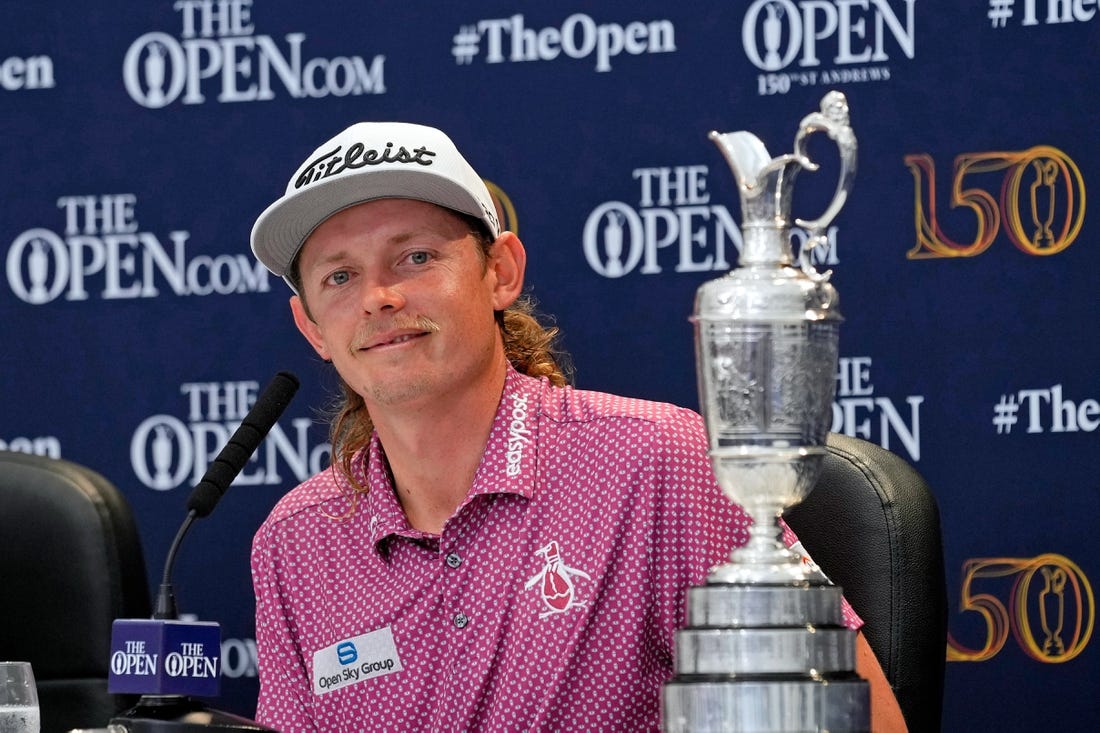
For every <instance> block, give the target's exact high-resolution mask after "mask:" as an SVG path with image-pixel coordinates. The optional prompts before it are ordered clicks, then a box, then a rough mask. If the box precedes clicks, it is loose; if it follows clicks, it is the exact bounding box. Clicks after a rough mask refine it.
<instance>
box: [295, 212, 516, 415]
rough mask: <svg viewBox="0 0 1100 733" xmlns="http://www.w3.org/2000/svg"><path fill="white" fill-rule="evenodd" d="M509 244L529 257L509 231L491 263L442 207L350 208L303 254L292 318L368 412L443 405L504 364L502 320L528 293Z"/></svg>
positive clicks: (464, 227)
mask: <svg viewBox="0 0 1100 733" xmlns="http://www.w3.org/2000/svg"><path fill="white" fill-rule="evenodd" d="M508 238H510V240H509V241H508V242H507V243H505V244H503V245H502V243H501V240H502V239H508ZM512 240H514V242H515V244H516V245H518V246H519V250H520V254H522V245H519V243H518V240H515V237H514V236H512V235H504V236H503V237H501V238H500V239H498V241H497V243H495V244H494V246H493V248H492V251H491V252H490V254H489V257H488V259H486V258H484V257H483V256H482V255H481V253H480V249H479V248H480V245H479V244H478V242H477V240H476V239H475V238H474V237H473V235H472V234H471V233H470V231H469V227H468V226H467V224H466V223H465V222H464V221H463V220H462V219H461V218H460V217H459V216H457V215H456V214H454V213H453V212H451V211H449V210H447V209H444V208H441V207H439V206H435V205H433V204H428V203H424V202H421V201H413V200H410V199H381V200H378V201H370V202H367V203H363V204H359V205H357V206H353V207H351V208H348V209H345V210H343V211H341V212H339V213H337V214H335V215H333V216H332V217H330V218H328V219H326V220H325V221H324V222H323V223H322V224H321V225H320V226H319V227H317V229H316V230H314V232H313V233H312V234H311V235H310V237H309V239H307V240H306V243H305V246H304V247H303V248H302V252H301V254H300V256H299V260H298V264H299V271H300V274H301V296H302V297H301V298H298V297H295V298H292V299H291V307H292V309H293V311H294V317H295V322H296V323H297V325H298V328H299V330H301V331H302V334H303V335H305V337H306V338H307V339H308V340H309V342H310V343H311V344H312V345H313V347H314V349H315V350H316V351H317V353H318V354H320V356H321V357H322V358H325V359H331V360H332V362H333V365H334V366H335V367H336V370H337V371H338V372H339V373H340V376H341V377H342V378H343V379H344V381H345V382H347V384H348V385H350V386H351V387H352V388H353V389H354V390H355V391H356V392H358V393H359V394H360V395H362V396H363V399H364V400H365V401H366V402H367V405H368V409H369V408H370V407H373V406H386V405H398V404H400V405H403V406H405V407H409V406H411V405H413V404H415V403H416V401H417V400H423V399H426V398H431V399H436V400H439V399H445V398H446V397H447V396H448V395H450V394H451V393H453V391H454V390H457V389H462V388H463V387H471V386H474V385H478V384H480V383H481V381H480V380H484V379H486V378H487V375H488V374H489V373H491V372H492V370H493V368H494V367H495V366H499V364H500V363H501V361H500V360H501V359H502V358H503V357H502V349H501V347H500V336H499V330H498V328H497V326H496V322H495V319H494V315H493V313H494V311H495V310H498V309H503V308H505V307H507V306H508V305H510V304H511V302H512V301H513V300H515V297H516V296H517V295H518V294H519V289H518V288H519V287H522V263H520V265H519V270H518V284H517V283H514V282H513V280H514V279H515V273H514V272H513V270H514V269H515V268H514V265H515V262H514V259H515V257H514V255H515V252H514V247H512V246H510V245H511V241H512ZM509 268H512V269H509ZM302 299H304V300H305V302H306V303H308V304H309V309H308V314H307V313H306V309H305V307H304V305H303V303H302Z"/></svg>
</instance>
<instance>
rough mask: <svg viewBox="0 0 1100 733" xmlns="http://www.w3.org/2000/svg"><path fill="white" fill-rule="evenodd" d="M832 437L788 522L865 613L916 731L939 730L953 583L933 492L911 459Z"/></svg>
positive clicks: (870, 637)
mask: <svg viewBox="0 0 1100 733" xmlns="http://www.w3.org/2000/svg"><path fill="white" fill-rule="evenodd" d="M828 447H829V455H828V456H827V457H826V459H825V462H824V467H823V469H822V473H821V477H820V479H819V480H818V483H817V486H816V487H815V488H814V490H813V491H812V492H811V493H810V495H809V496H808V497H807V498H806V499H805V501H803V503H802V504H800V505H798V506H796V507H794V508H792V509H791V510H790V511H788V512H787V516H786V519H787V522H788V524H790V526H791V529H793V530H794V531H795V533H796V534H797V535H798V537H799V539H800V540H801V541H802V544H803V545H804V546H805V548H806V550H807V551H808V552H809V553H810V555H811V556H812V557H813V559H814V561H815V562H816V563H817V564H818V565H819V566H820V567H821V569H822V570H823V571H824V572H825V574H826V575H828V576H829V578H831V579H832V581H833V582H834V583H836V584H837V585H839V586H841V587H842V588H843V590H844V597H845V598H847V599H848V602H849V603H851V605H852V607H853V608H854V609H855V611H856V613H858V614H859V615H860V616H861V617H862V618H863V620H864V623H865V625H864V627H863V633H864V636H865V637H866V639H867V641H868V643H869V645H870V647H871V649H872V650H873V651H874V652H875V656H877V657H878V660H879V663H880V664H881V665H882V668H883V670H884V671H885V673H886V678H887V679H888V680H889V682H890V684H891V686H892V687H893V689H894V693H895V695H896V696H897V698H898V702H899V703H900V705H901V711H902V714H903V715H904V716H905V721H906V724H907V725H908V727H909V730H910V731H911V733H925V732H926V731H938V730H940V727H941V716H942V711H943V678H944V668H945V663H946V650H947V589H946V583H945V579H944V562H943V542H942V536H941V533H940V517H939V509H938V508H937V505H936V500H935V498H934V497H933V495H932V492H931V491H930V490H929V488H928V486H927V484H925V482H924V479H923V478H921V476H920V474H919V473H917V471H916V470H915V469H914V468H913V467H912V466H910V465H909V463H908V462H906V461H905V460H904V459H902V458H900V457H898V456H896V455H894V454H893V453H891V452H889V451H887V450H884V449H882V448H880V447H878V446H877V445H874V444H873V443H869V442H867V441H864V440H860V439H858V438H850V437H847V436H844V435H836V434H831V435H830V436H829V438H828Z"/></svg>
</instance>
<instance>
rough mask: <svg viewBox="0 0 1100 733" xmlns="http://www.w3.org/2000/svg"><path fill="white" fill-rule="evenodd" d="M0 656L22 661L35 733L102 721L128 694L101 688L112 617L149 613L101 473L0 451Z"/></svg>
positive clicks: (127, 516)
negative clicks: (38, 717)
mask: <svg viewBox="0 0 1100 733" xmlns="http://www.w3.org/2000/svg"><path fill="white" fill-rule="evenodd" d="M0 594H2V597H3V599H4V602H3V603H0V659H8V660H19V661H29V662H30V663H31V665H32V667H33V669H34V675H35V680H36V681H37V683H38V695H39V706H40V707H41V710H42V733H60V732H62V731H67V730H69V729H71V728H77V727H97V726H104V725H106V723H107V720H108V719H110V718H111V716H112V715H114V714H115V713H116V712H118V711H119V710H122V709H124V708H126V707H128V706H129V705H132V704H133V702H134V699H135V698H131V697H122V696H113V695H109V694H108V693H107V674H108V663H109V656H110V642H111V622H112V621H113V620H114V619H115V618H148V617H149V616H150V605H149V588H148V581H147V580H146V576H145V561H144V555H143V553H142V549H141V542H140V539H139V537H138V533H137V528H136V525H135V524H134V520H133V515H132V514H131V511H130V507H129V505H128V504H127V503H126V501H125V498H124V497H123V496H122V494H121V493H119V491H118V490H117V489H116V488H115V487H114V486H113V485H112V484H111V483H110V482H109V481H107V479H105V478H104V477H103V476H101V475H99V474H98V473H96V472H94V471H91V470H89V469H88V468H85V467H83V466H80V465H77V464H75V463H72V462H69V461H65V460H55V459H51V458H42V457H38V456H31V455H26V454H22V453H11V452H7V451H0Z"/></svg>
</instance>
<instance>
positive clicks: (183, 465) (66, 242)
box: [0, 0, 1100, 731]
mask: <svg viewBox="0 0 1100 733" xmlns="http://www.w3.org/2000/svg"><path fill="white" fill-rule="evenodd" d="M307 5H308V6H310V7H307ZM963 6H965V7H963ZM1096 15H1097V8H1096V6H1095V3H1091V2H1083V1H1081V0H1018V1H1014V0H988V2H981V3H968V4H962V5H961V6H958V7H957V6H954V5H948V4H942V3H941V4H939V6H938V7H936V6H933V4H931V3H927V2H917V0H754V1H753V2H737V3H733V2H710V1H708V2H698V3H679V4H671V3H662V2H643V1H635V2H605V3H600V4H599V7H594V5H593V4H591V3H579V2H565V3H531V2H522V1H520V0H513V1H512V2H501V1H498V0H478V1H475V2H469V3H446V4H441V3H430V2H426V1H424V0H402V2H389V1H379V2H372V3H359V2H349V1H347V0H334V1H333V2H330V3H324V4H321V5H317V4H307V3H292V2H267V1H265V0H179V1H176V2H173V1H171V0H156V1H149V2H129V3H127V2H120V1H119V0H106V1H104V2H99V3H91V4H81V3H63V2H60V1H58V0H53V1H48V0H45V1H43V2H36V3H23V2H14V1H10V0H0V171H2V179H0V254H3V256H4V259H3V266H4V277H3V278H0V322H2V323H3V324H4V326H3V328H4V330H5V334H6V339H5V341H6V343H7V346H6V347H5V348H4V349H3V350H2V351H0V408H2V409H0V448H7V449H12V450H23V451H28V452H38V453H45V454H48V455H55V456H61V457H64V458H68V459H70V460H74V461H77V462H80V463H84V464H87V465H89V466H92V467H93V468H95V469H97V470H99V471H100V472H101V473H103V474H105V475H106V476H107V477H108V478H110V479H111V480H112V481H113V482H114V483H116V484H117V485H118V486H119V487H120V488H121V489H122V490H123V492H125V494H126V496H127V497H128V499H129V500H130V502H131V503H132V505H133V507H134V509H135V511H136V514H137V519H138V522H139V524H140V529H141V534H142V538H143V541H144V545H145V548H146V554H147V561H148V565H149V570H150V574H151V579H152V580H153V581H154V583H155V581H156V578H157V576H159V571H160V568H161V564H162V563H163V561H164V556H165V553H166V552H167V547H168V545H169V543H170V541H171V538H172V536H173V534H174V532H175V530H176V528H177V527H178V525H179V522H180V521H181V519H182V517H183V513H184V509H183V507H184V502H185V499H186V496H187V494H188V493H189V490H190V488H191V486H192V485H193V484H194V483H195V482H196V481H197V479H198V477H199V476H200V475H201V473H202V471H203V469H204V468H205V466H206V464H207V462H208V461H209V460H210V459H211V458H212V456H213V454H215V453H216V451H217V450H218V449H219V448H220V446H221V444H222V442H223V441H224V440H225V439H226V438H227V437H228V435H229V433H230V432H231V431H232V429H233V428H234V427H235V425H236V422H238V421H239V420H240V418H241V417H242V416H243V415H244V413H245V412H246V411H247V409H248V407H249V406H250V405H251V402H252V400H254V399H255V396H256V394H257V392H258V391H259V390H260V389H261V388H262V387H263V386H264V384H266V382H267V381H268V380H269V379H270V377H271V375H272V374H274V372H276V371H278V370H280V369H289V370H292V371H294V372H296V373H297V374H298V375H299V376H300V377H301V378H302V381H303V384H304V387H303V389H302V391H301V392H300V393H299V396H298V397H297V398H296V400H295V402H294V403H293V404H292V406H291V408H290V410H289V411H288V413H287V414H286V415H285V416H284V417H283V418H282V419H281V420H280V422H279V424H278V425H277V426H276V428H275V430H274V431H273V433H272V435H271V437H269V438H268V439H267V441H266V442H265V444H264V445H263V446H262V447H261V449H260V451H259V452H258V455H257V457H256V459H255V460H254V461H253V462H252V463H251V464H250V465H249V467H248V468H247V469H246V471H245V474H244V475H243V476H242V477H241V478H240V479H239V480H238V481H237V482H236V483H235V485H234V487H233V489H232V490H231V491H230V492H229V494H227V496H226V498H225V499H224V501H223V502H222V503H221V505H220V506H219V507H218V509H217V511H216V512H215V513H214V514H213V515H212V516H211V517H209V518H208V519H205V520H203V521H202V522H200V523H199V524H197V525H196V526H195V528H194V529H193V530H192V533H191V535H190V537H189V540H188V544H187V545H185V547H184V550H183V552H182V554H181V556H180V559H179V562H178V563H177V567H176V589H177V594H178V597H179V602H180V605H181V609H182V610H183V611H185V612H190V613H193V614H195V615H197V616H199V617H200V618H202V619H206V620H217V621H219V622H220V623H221V625H222V633H223V638H224V642H223V659H224V666H225V670H224V672H225V675H224V680H223V696H222V698H221V699H220V700H219V701H218V704H219V707H223V708H226V709H230V710H234V711H237V712H241V713H244V714H251V713H252V710H253V705H254V700H255V694H256V678H255V675H256V669H255V646H254V642H253V640H252V639H253V627H252V611H253V601H252V594H251V587H250V581H249V576H248V550H249V546H250V542H251V536H252V533H253V532H254V531H255V529H256V528H257V527H258V525H259V524H260V522H261V521H262V520H263V517H264V516H265V515H266V513H267V512H268V510H269V509H270V508H271V506H272V505H273V504H274V503H275V501H276V500H277V499H278V498H279V497H280V496H281V495H282V494H283V493H284V492H285V491H287V490H288V489H289V488H290V487H291V486H293V485H294V484H296V483H297V482H298V481H299V480H301V479H303V478H305V477H306V476H308V475H309V474H311V473H312V472H314V471H316V470H318V469H319V468H321V467H323V466H324V465H325V463H326V461H327V458H328V453H327V450H328V448H327V445H326V442H325V441H326V425H325V421H324V408H325V406H326V404H327V402H328V400H329V398H330V396H331V391H332V387H333V385H334V379H333V376H332V375H331V374H330V373H329V371H328V368H327V367H326V365H323V364H321V363H319V361H318V360H317V358H316V357H315V355H314V354H313V352H312V350H311V349H310V348H309V347H308V345H307V344H305V342H304V341H303V340H302V339H301V338H300V336H299V335H298V333H297V331H296V330H295V329H294V327H293V325H292V322H291V319H290V316H289V311H288V308H287V305H286V301H287V298H288V295H289V291H288V290H287V289H286V288H285V286H284V285H283V284H282V283H281V282H280V281H278V280H277V279H275V278H273V277H271V276H269V275H268V274H267V273H266V271H265V270H263V268H262V267H261V266H259V265H258V264H256V263H255V261H254V260H253V259H252V257H251V254H250V252H249V250H248V233H249V230H250V228H251V225H252V222H253V221H254V219H255V217H256V216H257V215H258V213H259V212H260V211H261V210H262V209H263V208H264V207H265V206H266V205H267V204H268V203H269V202H270V201H272V200H273V199H274V198H275V197H277V196H278V195H279V194H280V192H281V191H282V190H283V188H284V186H285V183H286V181H287V179H288V178H289V176H290V174H291V173H292V172H293V170H294V168H295V167H296V165H297V164H298V163H299V162H300V161H301V160H303V159H304V157H305V156H306V155H307V154H308V153H310V152H311V151H312V150H313V149H314V148H315V147H316V145H318V144H319V143H320V142H321V141H322V140H324V139H326V138H327V137H329V136H330V135H332V134H334V133H335V132H337V131H339V130H341V129H343V128H344V127H345V126H347V125H349V124H351V123H353V122H355V121H359V120H367V119H369V120H387V119H399V120H407V121H413V122H421V123H427V124H432V125H436V126H439V127H441V128H443V129H445V130H447V131H448V132H449V133H450V134H451V136H452V137H453V138H454V139H455V141H456V142H457V144H458V145H459V148H460V149H462V150H463V151H464V152H465V154H466V156H467V157H468V159H469V160H470V161H471V162H472V163H473V165H474V166H475V168H477V169H478V171H479V172H481V173H482V175H484V176H486V178H487V179H489V180H490V181H491V183H493V184H494V185H495V190H496V192H497V194H498V196H499V198H500V200H501V201H502V203H503V205H504V206H505V209H506V211H507V213H508V219H509V222H508V223H509V225H510V226H511V228H513V229H514V230H515V231H517V232H518V234H519V235H520V237H521V239H523V241H524V242H525V244H526V245H527V248H528V252H529V255H530V265H529V287H530V290H531V291H532V292H533V293H534V295H535V296H536V297H537V299H538V300H539V302H540V304H541V307H542V309H543V310H545V311H547V312H550V313H554V314H556V316H557V322H558V325H559V326H560V327H561V328H562V331H563V333H564V336H565V344H566V346H567V347H568V348H569V349H570V350H571V351H572V353H573V355H574V359H575V362H576V366H577V382H578V385H579V386H582V387H586V388H593V389H602V390H609V391H615V392H621V393H626V394H630V395H636V396H641V397H648V398H654V399H661V400H668V401H672V402H676V403H679V404H684V405H689V406H693V407H694V406H696V405H697V398H696V394H695V372H694V358H693V354H692V335H691V328H690V325H689V323H688V321H687V317H688V315H689V313H690V311H691V309H692V301H693V297H694V293H695V290H696V288H698V287H699V285H700V284H702V283H703V282H705V281H707V280H709V279H712V278H714V277H717V276H718V275H720V274H721V273H722V272H724V271H725V270H726V269H728V267H729V266H730V265H731V264H732V263H735V262H736V257H737V246H738V244H739V241H740V239H739V235H738V233H737V230H736V228H735V227H731V226H730V225H729V221H730V219H731V217H732V220H733V221H737V220H738V219H739V210H738V209H739V205H738V203H737V200H736V194H735V191H734V186H733V178H732V174H731V173H730V172H729V170H728V168H727V167H726V165H725V163H724V162H723V161H722V159H721V156H720V154H719V153H718V151H717V149H716V148H714V147H713V145H712V144H711V143H710V142H708V141H707V139H706V133H707V132H708V131H710V130H713V129H717V130H721V131H729V130H738V129H747V130H751V131H753V132H754V133H756V134H757V135H758V136H759V137H761V138H762V139H763V140H764V141H765V143H766V144H767V145H768V148H769V150H770V151H771V152H772V153H773V154H778V153H783V152H788V151H789V150H790V148H791V144H792V140H793V136H794V132H795V129H796V127H797V124H798V121H799V120H800V119H801V118H802V117H803V116H804V115H805V114H807V113H808V112H810V111H812V110H815V109H816V108H817V105H818V102H819V100H820V99H821V97H822V96H823V95H824V94H825V92H826V91H828V90H830V89H839V90H841V91H843V92H844V93H845V94H846V95H847V97H848V99H849V103H850V105H851V110H852V125H853V128H854V129H855V132H856V135H857V137H858V140H859V145H860V152H859V156H860V161H859V172H858V174H857V176H856V186H855V190H854V192H853V194H852V196H851V198H850V200H849V203H848V205H847V206H846V207H845V209H844V210H843V211H842V213H841V215H840V217H839V218H838V219H837V220H836V222H835V226H834V227H833V228H831V229H830V244H831V247H830V248H829V250H828V251H827V252H825V253H824V254H823V257H822V264H823V265H825V266H827V267H831V268H832V269H833V270H834V276H833V282H834V283H835V284H836V286H837V288H838V289H839V291H840V294H841V309H842V311H843V312H844V314H845V315H846V317H847V321H846V322H845V324H844V326H843V329H842V336H841V365H840V369H839V373H838V375H837V376H838V382H837V386H838V395H837V401H836V408H835V412H834V418H835V420H834V425H833V429H834V430H836V431H838V432H845V433H848V434H851V435H857V436H860V437H864V438H867V439H869V440H872V441H874V442H877V443H879V444H881V445H884V446H886V447H888V448H889V449H891V450H893V451H895V452H897V453H898V454H900V455H901V456H903V457H905V458H907V459H909V460H910V461H912V462H913V463H914V464H915V465H916V466H917V467H918V468H919V469H920V471H921V472H922V473H923V474H924V475H925V477H926V478H927V479H928V481H929V482H930V484H931V485H932V486H933V488H934V489H935V491H936V493H937V496H938V498H939V502H940V506H941V511H942V515H943V522H944V528H945V532H946V554H947V566H948V593H949V597H950V599H951V603H952V608H951V617H950V623H949V626H950V630H951V638H950V639H949V643H948V648H947V649H946V650H945V653H947V655H948V658H949V659H950V660H951V662H950V664H949V665H948V675H947V692H946V701H945V727H946V729H947V730H951V731H969V730H996V729H1000V730H1034V729H1038V728H1039V727H1040V726H1049V727H1052V728H1063V729H1065V728H1068V729H1075V728H1077V727H1079V725H1080V724H1082V723H1083V721H1086V720H1091V719H1092V718H1094V717H1095V714H1096V713H1097V712H1098V704H1097V702H1096V697H1095V695H1094V694H1093V689H1092V688H1093V684H1092V680H1094V679H1095V677H1096V676H1097V674H1100V660H1098V656H1097V653H1096V649H1095V646H1094V645H1093V644H1092V643H1091V642H1092V631H1093V622H1094V619H1095V611H1096V608H1095V600H1094V596H1093V591H1092V586H1091V579H1092V578H1093V577H1094V575H1095V573H1096V572H1097V571H1096V569H1095V567H1094V564H1095V563H1094V557H1095V550H1096V543H1095V538H1094V535H1093V532H1094V531H1095V519H1094V518H1095V516H1096V514H1097V495H1098V493H1100V492H1098V491H1097V482H1096V478H1095V474H1096V472H1095V469H1093V468H1092V467H1091V464H1090V463H1089V462H1088V461H1089V456H1090V455H1092V454H1093V453H1094V451H1096V449H1097V447H1098V445H1100V444H1098V442H1097V428H1098V427H1100V382H1098V380H1097V378H1096V376H1095V372H1094V371H1093V369H1094V368H1095V364H1096V362H1097V360H1098V358H1100V347H1098V345H1097V339H1096V323H1097V320H1098V318H1100V306H1098V300H1097V298H1096V297H1095V289H1096V286H1097V278H1096V275H1095V270H1094V269H1093V267H1094V266H1095V265H1094V263H1093V261H1092V260H1090V259H1088V258H1089V256H1090V255H1091V254H1092V250H1091V249H1090V247H1093V246H1095V241H1096V239H1097V235H1098V229H1097V226H1096V224H1095V223H1094V222H1093V221H1092V220H1091V219H1090V218H1089V217H1087V216H1086V199H1087V194H1088V188H1089V186H1090V185H1091V184H1092V183H1093V181H1094V180H1096V171H1097V169H1098V167H1100V146H1097V145H1096V143H1095V129H1096V126H1097V123H1098V122H1100V95H1097V94H1096V87H1097V82H1098V80H1100V73H1098V72H1097V67H1096V63H1095V55H1096V52H1095V49H1096V45H1097V41H1100V35H1098V34H1097V28H1100V19H1097V18H1096ZM766 28H767V29H769V31H772V32H769V33H766V32H765V29H766ZM776 29H778V33H774V31H775V30H776ZM811 151H812V152H813V154H814V155H815V156H816V157H818V158H820V160H821V161H822V163H823V172H822V173H820V174H802V175H801V176H800V179H799V190H798V193H797V195H796V213H797V214H799V215H801V216H803V217H813V216H816V215H817V214H818V213H819V211H820V210H821V207H822V206H823V205H824V202H825V201H827V200H828V197H829V195H830V194H831V192H832V190H833V187H834V186H835V175H834V174H835V167H834V166H832V165H831V164H832V163H835V152H834V151H832V150H830V148H829V145H828V144H827V141H826V144H821V145H816V144H815V145H814V146H813V147H812V148H811ZM830 156H834V157H833V158H831V157H830ZM618 226H621V227H622V228H623V232H624V241H623V251H622V253H621V255H620V256H615V254H614V253H613V252H609V250H608V248H607V242H606V236H607V231H608V228H609V227H618ZM796 235H797V233H796Z"/></svg>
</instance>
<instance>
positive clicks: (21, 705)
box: [0, 662, 42, 733]
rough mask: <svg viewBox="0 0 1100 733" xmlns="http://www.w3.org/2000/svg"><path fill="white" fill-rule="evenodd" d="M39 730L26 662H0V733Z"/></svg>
mask: <svg viewBox="0 0 1100 733" xmlns="http://www.w3.org/2000/svg"><path fill="white" fill-rule="evenodd" d="M41 727H42V723H41V718H40V714H39V712H38V688H36V687H35V685H34V672H32V671H31V664H30V662H0V733H40V731H41Z"/></svg>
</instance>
